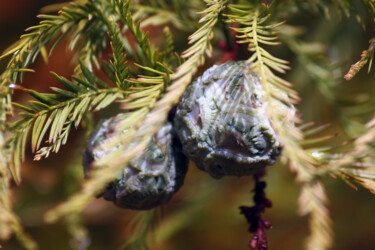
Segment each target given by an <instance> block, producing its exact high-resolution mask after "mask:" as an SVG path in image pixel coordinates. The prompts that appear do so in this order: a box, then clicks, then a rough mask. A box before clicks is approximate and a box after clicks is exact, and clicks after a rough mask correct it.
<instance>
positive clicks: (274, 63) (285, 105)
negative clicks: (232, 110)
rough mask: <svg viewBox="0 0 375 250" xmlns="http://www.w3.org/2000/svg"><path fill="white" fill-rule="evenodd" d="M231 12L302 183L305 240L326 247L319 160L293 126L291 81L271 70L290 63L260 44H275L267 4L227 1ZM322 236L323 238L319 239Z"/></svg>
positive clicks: (313, 246)
mask: <svg viewBox="0 0 375 250" xmlns="http://www.w3.org/2000/svg"><path fill="white" fill-rule="evenodd" d="M229 8H230V10H231V11H232V12H233V14H230V15H228V17H229V22H231V23H237V24H239V25H242V26H243V27H239V28H233V29H234V30H235V31H236V32H238V35H237V38H239V41H238V42H239V43H249V46H248V49H249V51H250V52H253V54H252V56H251V57H250V58H249V59H248V61H247V62H248V63H251V64H250V66H249V67H250V69H251V70H252V71H255V72H257V74H258V75H259V77H260V81H261V83H262V85H263V87H264V89H265V92H266V95H265V100H264V103H267V113H268V116H269V117H270V120H271V122H272V123H271V124H272V126H273V128H274V129H275V130H276V133H277V135H278V136H279V138H280V140H281V142H282V143H283V147H284V149H283V155H285V157H286V158H287V159H288V161H289V166H290V168H291V170H292V171H293V172H295V173H296V174H297V181H298V182H300V183H301V185H302V192H301V198H300V203H299V207H300V208H301V210H302V211H303V214H309V215H310V230H311V234H310V237H309V239H308V242H307V248H308V249H327V248H329V247H330V245H331V243H332V238H331V237H332V230H331V227H330V225H331V221H330V219H329V213H328V210H327V209H326V207H325V205H326V198H325V194H324V190H323V189H322V186H321V184H320V182H319V181H318V180H313V178H314V177H315V169H317V167H318V161H317V160H316V159H315V158H314V157H313V156H312V155H311V154H310V153H309V152H308V151H306V150H304V148H303V147H302V145H301V144H300V142H301V141H302V140H303V132H302V131H301V130H300V129H299V128H298V127H296V125H295V124H296V123H298V122H300V119H299V117H298V116H297V110H296V109H295V107H294V106H293V104H294V103H296V102H297V101H298V100H299V97H298V95H297V93H296V92H295V91H294V90H292V89H291V88H290V87H291V84H290V83H289V82H287V81H285V80H283V79H282V78H280V77H278V76H276V75H275V74H274V73H273V72H272V70H273V71H276V72H279V73H284V72H285V70H287V69H288V68H289V67H288V65H287V62H286V61H285V60H282V59H278V58H276V57H274V56H272V55H271V54H270V53H269V52H267V51H266V50H265V49H264V48H262V47H261V45H262V44H263V45H278V44H279V43H278V42H276V41H275V40H276V39H277V37H276V36H275V35H276V31H275V30H274V28H275V27H277V26H279V25H281V24H282V23H277V24H274V25H265V24H264V23H265V22H266V21H267V19H268V18H269V14H268V13H267V8H265V7H263V6H259V5H255V6H251V5H247V6H239V5H230V6H229ZM322 238H324V241H322Z"/></svg>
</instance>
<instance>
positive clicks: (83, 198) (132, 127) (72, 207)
mask: <svg viewBox="0 0 375 250" xmlns="http://www.w3.org/2000/svg"><path fill="white" fill-rule="evenodd" d="M226 2H227V1H226V0H224V1H210V0H207V1H206V3H207V5H208V8H207V9H206V10H205V11H203V12H201V13H202V14H205V16H204V17H203V18H202V19H201V20H200V22H201V23H203V22H205V24H204V25H203V26H202V28H200V29H199V30H198V31H196V32H195V33H194V34H193V35H191V37H190V44H192V45H191V47H190V48H189V49H188V50H187V51H185V53H184V54H183V57H185V58H187V60H186V61H185V62H184V63H183V64H182V65H181V66H180V67H179V68H178V69H177V72H176V73H175V74H173V76H172V79H173V80H174V82H173V83H172V85H171V86H170V87H169V88H168V90H167V93H166V94H165V95H164V96H163V98H161V99H160V100H158V101H157V102H156V103H155V105H154V107H153V109H152V111H151V112H149V110H150V109H149V108H146V107H143V108H139V109H138V110H137V111H134V112H132V113H130V114H129V115H126V116H125V118H126V119H125V118H124V119H123V122H122V125H124V124H127V125H128V128H129V129H128V131H127V140H126V141H125V142H123V146H122V147H127V146H128V145H129V144H130V143H132V145H134V146H132V147H131V148H127V151H126V153H125V154H124V153H123V154H121V155H120V154H119V152H120V150H118V151H117V153H116V152H115V154H111V155H109V156H108V157H105V158H103V159H101V160H99V161H97V162H96V164H97V165H99V166H101V167H102V166H105V168H97V169H95V170H94V171H92V174H91V178H90V179H89V180H87V181H86V182H85V183H84V186H83V189H82V190H81V192H79V193H77V194H75V195H74V196H72V197H71V198H70V199H69V200H68V201H67V202H65V203H63V204H61V205H59V206H58V207H56V208H55V209H54V210H51V211H49V212H48V213H47V214H46V220H47V221H49V222H53V221H56V220H57V219H59V218H60V217H62V216H66V215H68V214H69V213H71V212H73V211H82V210H83V208H84V207H85V206H86V205H87V203H88V202H89V201H90V200H91V199H92V198H93V197H94V196H95V195H96V194H98V193H99V192H100V191H101V190H102V189H103V188H104V187H105V185H106V183H108V182H110V181H111V180H113V179H114V178H116V176H118V174H119V173H120V172H121V171H122V166H123V165H124V164H126V163H127V162H128V161H130V160H131V159H132V158H133V157H135V156H136V155H137V154H138V153H139V152H141V151H142V150H144V149H145V148H146V147H147V145H148V144H149V142H150V139H151V137H152V135H153V134H155V133H156V132H157V131H158V130H159V129H160V127H161V126H162V124H163V123H164V122H165V120H166V119H167V115H168V112H169V110H170V109H171V107H172V106H173V105H175V104H176V103H177V102H178V101H179V99H180V98H181V96H182V94H183V93H184V91H185V89H186V87H187V86H188V84H189V83H190V81H191V79H192V76H193V75H194V74H195V72H196V71H197V68H198V66H200V65H201V64H202V63H203V62H204V55H205V54H206V53H207V54H209V55H210V53H211V46H210V43H209V41H210V40H211V39H212V37H213V33H212V28H213V26H214V25H215V23H216V22H217V20H218V18H219V14H220V12H221V11H222V10H223V9H224V8H225V4H226ZM146 115H147V116H146ZM135 120H136V122H135ZM122 152H123V151H122ZM109 159H112V160H113V161H111V163H110V164H109V161H108V160H109Z"/></svg>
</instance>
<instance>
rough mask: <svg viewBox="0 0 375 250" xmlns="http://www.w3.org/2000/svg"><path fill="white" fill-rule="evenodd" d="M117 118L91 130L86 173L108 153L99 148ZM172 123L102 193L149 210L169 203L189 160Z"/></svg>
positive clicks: (124, 205) (120, 202) (122, 203)
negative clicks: (183, 151)
mask: <svg viewBox="0 0 375 250" xmlns="http://www.w3.org/2000/svg"><path fill="white" fill-rule="evenodd" d="M115 122H117V121H116V117H113V118H110V119H108V120H103V121H101V123H100V124H99V125H98V126H97V128H96V129H95V130H94V131H93V132H92V134H91V136H90V138H89V141H88V144H87V147H86V150H85V152H84V169H85V173H87V172H88V171H89V170H90V169H91V167H92V162H93V161H94V160H97V159H99V158H101V157H103V156H105V155H107V154H109V153H110V152H111V151H113V150H115V149H111V150H107V151H104V150H102V149H100V148H99V147H97V146H98V145H99V144H100V143H102V142H103V141H104V140H105V139H107V138H108V137H109V136H110V134H111V133H112V131H111V130H110V129H111V125H113V124H114V123H115ZM172 130H173V128H172V125H171V124H170V123H166V124H165V125H164V126H163V127H162V128H161V129H160V131H159V132H158V133H157V134H156V135H155V136H154V137H153V138H152V141H151V143H150V145H149V146H148V148H147V149H146V150H145V151H144V152H142V154H140V155H139V156H137V157H136V158H134V159H133V160H132V161H130V163H129V164H128V165H126V166H125V167H124V171H123V173H122V175H121V176H119V177H118V178H117V179H116V180H115V181H113V182H111V183H110V184H108V186H107V188H106V189H105V191H104V192H103V194H102V196H103V197H104V199H106V200H108V201H113V202H114V203H115V205H117V206H119V207H121V208H131V209H138V210H144V209H150V208H153V207H156V206H159V205H163V204H166V203H167V202H168V201H169V200H170V199H171V197H172V195H173V194H174V193H175V192H177V191H178V189H179V188H180V187H181V186H182V184H183V182H184V178H185V174H186V171H187V159H186V157H185V156H184V155H183V154H182V149H181V144H180V143H179V141H178V138H177V137H176V136H174V132H173V131H172Z"/></svg>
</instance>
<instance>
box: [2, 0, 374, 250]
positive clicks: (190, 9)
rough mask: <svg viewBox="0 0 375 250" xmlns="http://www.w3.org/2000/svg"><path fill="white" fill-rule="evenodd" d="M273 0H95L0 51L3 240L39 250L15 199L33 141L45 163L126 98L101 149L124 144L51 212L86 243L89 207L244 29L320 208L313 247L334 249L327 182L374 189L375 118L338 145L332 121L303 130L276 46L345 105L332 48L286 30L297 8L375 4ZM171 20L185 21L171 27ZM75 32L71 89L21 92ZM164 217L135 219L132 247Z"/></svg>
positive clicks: (314, 214) (275, 118)
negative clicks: (84, 218)
mask: <svg viewBox="0 0 375 250" xmlns="http://www.w3.org/2000/svg"><path fill="white" fill-rule="evenodd" d="M237 2H238V1H236V3H237ZM264 2H268V1H239V2H238V4H232V1H228V0H215V1H214V0H205V1H204V3H205V4H206V8H205V9H204V10H203V11H201V12H198V13H197V14H196V13H195V12H196V11H197V10H198V8H200V9H203V4H202V3H201V2H199V1H140V3H131V2H130V1H125V0H109V1H105V0H88V1H76V2H73V3H70V4H68V5H64V6H65V7H64V8H62V9H61V10H60V11H59V13H58V14H56V15H54V14H52V15H47V14H43V15H40V16H39V18H41V19H42V21H41V22H40V24H39V25H36V26H33V27H30V28H28V29H27V30H26V31H27V33H26V34H25V35H23V36H22V37H21V39H20V40H19V41H18V42H16V43H15V44H14V45H12V46H11V47H10V48H8V49H7V50H6V51H5V52H4V53H3V55H2V56H0V59H2V58H5V57H8V56H9V57H10V59H9V63H8V65H7V67H6V69H5V71H4V72H3V73H2V74H1V75H0V104H1V105H0V129H1V131H0V149H1V150H0V190H1V193H0V202H1V203H0V223H1V224H2V225H5V226H4V227H3V228H2V229H0V238H1V239H7V238H9V237H10V234H11V232H12V231H13V232H15V233H16V235H17V236H18V237H19V238H20V239H21V241H22V242H23V243H24V246H25V247H26V248H29V249H33V248H35V247H36V246H35V244H34V243H33V242H32V241H31V240H30V239H29V238H28V236H26V235H25V234H24V233H23V231H22V227H21V224H20V221H19V219H18V217H17V216H16V215H15V214H14V213H13V212H12V206H11V203H10V201H9V182H10V180H11V178H13V179H14V181H15V182H16V183H17V184H20V182H21V176H20V169H21V162H22V160H23V159H24V158H25V150H26V146H27V144H28V143H27V142H28V139H29V138H30V142H31V150H32V153H34V159H35V160H40V159H41V158H42V157H48V155H49V154H50V153H51V152H56V153H57V152H58V151H59V149H60V148H61V146H62V145H64V144H66V143H67V142H68V136H69V134H70V132H71V131H72V129H73V128H78V127H79V125H80V123H81V121H82V120H83V119H85V118H87V116H88V114H89V113H90V112H96V111H99V110H102V109H105V108H108V107H109V106H110V105H111V106H114V103H115V102H116V103H119V104H120V108H121V109H122V110H125V111H126V113H124V114H123V115H122V119H121V122H119V123H118V124H116V126H115V127H114V128H113V129H114V133H113V137H110V138H109V139H108V140H107V141H105V142H103V145H101V147H103V148H106V147H107V148H109V147H113V145H118V144H119V142H121V146H120V147H118V149H117V150H115V151H113V152H112V153H111V154H109V155H108V156H106V157H105V158H102V159H100V160H98V161H97V162H96V163H95V166H96V167H95V169H94V170H93V171H92V172H91V174H90V176H89V178H88V179H87V180H86V181H84V183H83V186H82V189H81V190H80V191H79V192H77V193H75V194H74V195H72V196H71V197H70V198H69V200H68V201H66V202H64V203H62V204H60V205H59V206H57V207H56V208H54V209H52V210H50V211H49V212H47V214H46V217H45V220H46V221H47V222H55V221H56V220H58V219H59V218H64V219H65V220H66V222H67V224H68V228H69V231H71V232H73V233H72V234H74V232H78V233H77V234H78V236H77V237H78V238H79V239H78V241H82V239H83V238H84V237H86V231H85V230H84V229H83V228H82V227H81V219H80V218H79V214H80V213H81V212H82V211H83V209H84V208H85V207H86V205H87V204H88V203H89V202H90V201H91V200H92V199H93V198H94V197H95V196H96V195H98V194H99V193H100V192H101V191H102V190H103V188H104V187H105V186H106V184H107V183H108V182H110V181H111V180H113V179H114V178H115V177H117V176H118V175H119V173H120V172H121V171H122V166H123V165H124V164H126V163H127V162H128V161H130V160H131V159H132V158H133V157H134V156H135V155H137V153H138V152H140V151H142V150H144V149H145V148H146V146H147V145H148V143H149V141H150V139H151V137H152V136H153V135H154V134H155V133H156V132H157V131H158V130H159V129H160V127H161V126H162V124H163V123H164V122H165V120H166V119H167V116H168V112H169V111H170V109H171V108H172V107H173V106H174V105H176V104H177V103H178V101H179V100H180V98H181V96H182V95H183V93H184V92H185V89H186V88H187V86H188V85H189V83H190V82H191V80H192V79H193V77H194V75H195V74H196V73H197V71H198V68H199V67H200V66H202V65H203V64H204V63H205V56H206V55H207V56H209V57H211V56H212V54H213V46H215V45H216V42H217V41H216V40H213V39H214V36H215V35H217V34H219V37H220V36H225V34H226V35H228V34H229V32H234V33H235V34H236V39H237V40H236V43H237V44H239V45H242V44H247V50H248V52H249V54H248V55H249V57H248V60H247V62H248V63H249V65H250V66H249V69H248V70H251V71H253V72H256V73H257V74H258V75H259V77H260V79H261V83H262V87H263V88H264V90H265V92H266V96H265V97H264V100H263V102H264V103H265V105H267V113H268V115H269V117H270V119H271V122H272V126H273V127H274V129H275V131H276V132H277V134H278V136H279V137H280V140H281V141H282V143H283V146H284V150H283V159H284V163H286V162H288V165H289V167H290V169H291V170H292V171H293V172H295V173H296V178H297V181H298V182H299V184H300V185H301V194H300V198H299V211H300V214H302V215H306V214H309V215H310V229H311V235H310V237H309V238H308V241H307V248H308V249H327V248H329V247H330V246H331V245H332V229H331V219H330V217H329V212H328V209H327V208H326V203H327V200H328V199H327V196H326V194H325V191H324V187H323V185H322V178H323V177H324V176H326V175H328V174H330V175H334V176H339V177H341V178H342V179H343V180H344V181H346V182H348V183H349V185H353V184H352V183H351V182H349V180H348V179H350V180H353V181H355V182H357V183H359V184H361V185H362V186H364V187H365V188H367V189H369V190H370V191H371V192H373V193H374V190H375V175H374V174H373V172H374V165H373V163H372V161H373V157H370V155H369V153H370V152H371V151H373V145H372V141H373V140H374V137H375V130H374V119H373V120H371V121H370V122H369V123H368V124H367V125H366V128H365V132H364V133H363V134H362V135H360V136H358V138H354V139H352V140H349V141H344V142H341V143H338V144H337V143H336V144H334V143H331V140H332V139H333V137H335V135H319V134H320V132H321V131H324V129H325V128H326V127H327V126H325V125H323V126H320V127H316V128H313V127H312V124H311V123H308V124H305V125H302V126H298V124H300V123H301V122H302V121H301V119H300V114H299V112H298V110H297V108H296V107H295V106H294V105H295V104H297V103H298V102H299V101H300V100H301V98H300V97H299V95H298V93H297V92H296V90H294V89H293V86H292V84H291V83H290V82H288V81H287V80H285V77H284V76H283V74H285V73H286V71H287V70H289V69H290V66H289V62H288V61H286V60H284V59H280V58H278V57H276V56H274V55H273V54H271V52H272V51H273V47H274V46H278V45H280V44H281V43H280V41H279V39H281V40H282V41H283V42H284V43H285V44H286V45H287V46H288V48H289V49H290V50H291V51H292V53H294V54H295V55H296V56H297V57H298V60H300V62H302V63H303V64H304V67H305V70H306V71H307V72H309V74H310V75H312V77H313V78H314V79H315V80H316V81H318V82H319V83H320V86H321V89H324V90H323V91H322V93H324V94H325V97H326V99H327V100H329V101H330V102H331V103H332V104H337V103H339V102H340V100H339V98H340V97H341V96H340V95H338V94H337V95H336V92H337V88H336V85H335V84H334V82H335V79H334V78H333V77H332V75H330V74H328V73H327V71H329V68H328V67H327V65H328V63H327V60H324V59H322V60H321V59H320V58H319V59H318V60H317V54H320V52H321V50H320V48H321V47H320V46H317V47H318V49H316V50H313V51H311V50H310V51H307V50H305V48H306V47H304V46H303V45H305V43H304V41H303V38H297V35H298V28H297V27H293V26H283V24H284V23H285V20H284V19H285V18H288V17H290V15H292V13H293V11H298V10H299V11H308V12H311V13H314V14H316V13H317V12H316V10H318V11H321V12H322V13H323V14H324V15H325V16H326V17H329V18H332V15H334V13H335V12H336V9H338V12H340V15H342V14H344V16H348V17H349V16H350V15H354V16H355V17H356V18H357V19H358V21H359V22H360V23H361V24H362V25H363V26H365V25H366V20H364V16H365V15H364V13H363V12H364V9H365V10H366V12H365V13H369V14H370V16H371V17H372V18H374V16H375V8H374V4H373V2H372V1H364V0H363V1H361V4H354V3H353V2H352V1H349V0H345V1H335V0H332V1H308V2H306V1H273V3H272V4H271V5H268V4H265V3H264ZM47 9H48V8H47ZM50 9H54V7H51V8H50ZM200 9H199V10H200ZM281 10H287V11H286V12H282V11H281ZM278 13H283V14H278ZM283 15H284V16H283ZM199 16H201V18H200V19H199V20H198V18H199ZM220 20H224V21H225V22H226V24H227V25H228V27H229V28H228V27H227V26H226V25H222V24H221V30H223V29H224V33H225V34H222V33H221V31H220V30H216V27H217V26H218V22H219V21H220ZM169 24H172V25H173V26H174V28H172V25H171V26H167V25H169ZM149 25H153V26H154V27H156V26H161V27H163V41H164V45H163V46H159V47H158V46H157V45H155V44H154V42H153V41H152V37H151V38H150V35H149V34H148V33H147V32H145V31H144V30H143V28H144V27H147V26H149ZM229 29H231V31H229ZM160 30H161V29H160ZM176 30H179V32H186V31H189V32H190V31H192V32H193V34H192V35H190V36H189V38H188V39H189V41H188V45H189V47H188V48H187V49H186V50H185V51H184V52H182V54H181V56H179V54H178V53H177V52H175V48H177V46H175V41H174V40H176V37H174V32H176ZM279 32H280V38H279V37H278V34H279ZM293 32H295V34H297V35H294V34H293ZM65 38H67V39H68V40H69V41H68V44H69V45H68V46H69V48H71V49H72V50H74V55H75V58H74V63H75V66H76V68H75V72H74V74H73V75H72V76H71V77H69V79H71V80H68V79H67V78H65V77H63V76H60V75H58V74H57V73H52V74H53V76H54V77H55V78H56V79H57V81H58V82H59V84H61V88H58V87H52V88H51V90H52V93H40V92H38V91H36V90H33V89H27V88H24V87H22V86H21V83H22V76H23V74H24V73H27V72H33V70H32V69H30V68H29V67H30V65H31V64H32V63H33V62H35V60H36V58H37V57H38V56H39V55H42V56H43V57H44V58H45V60H47V58H48V57H49V56H50V55H51V54H52V52H53V51H54V50H55V48H56V47H57V46H58V44H60V43H61V41H62V40H63V39H65ZM227 42H228V41H227ZM370 42H371V43H370V47H369V49H368V50H365V51H364V52H363V53H362V58H361V60H360V61H359V62H358V63H356V64H354V65H353V66H352V67H351V68H350V70H349V72H348V74H347V75H346V76H345V78H346V79H351V78H352V77H354V75H355V74H357V73H358V72H359V70H360V69H361V68H363V67H364V65H365V64H366V63H368V62H369V61H370V63H369V65H370V66H369V69H370V68H371V62H372V58H373V51H374V48H375V46H374V41H373V40H371V41H370ZM107 47H109V48H110V49H111V55H110V58H109V59H108V60H104V59H102V53H103V51H104V49H105V48H107ZM309 48H311V47H309ZM314 48H316V47H314ZM176 50H177V49H176ZM272 53H274V52H272ZM325 59H326V58H325ZM100 70H101V71H102V72H104V74H105V75H106V77H107V79H106V80H102V79H101V78H100V77H98V75H99V74H98V71H100ZM15 89H16V90H21V91H24V92H26V93H28V94H29V95H30V96H31V97H33V98H34V99H35V100H30V101H29V102H28V106H25V105H22V104H20V103H16V102H13V103H12V101H11V99H12V94H13V91H14V90H15ZM327 89H330V91H326V90H327ZM13 108H17V109H20V110H22V112H20V113H19V116H18V117H19V119H18V120H16V121H15V122H12V123H11V122H9V121H8V120H7V118H8V117H9V115H11V114H12V110H13ZM367 110H371V111H373V109H370V108H369V109H367ZM343 117H344V116H343ZM347 117H348V116H345V118H347ZM347 119H348V120H349V118H347ZM5 130H7V131H9V132H11V134H12V135H11V136H10V137H9V139H8V140H7V141H5V140H4V133H5ZM124 131H126V132H124ZM350 143H351V146H352V148H350V149H346V148H345V149H344V146H345V144H350ZM322 144H324V146H321V145H322ZM327 145H328V146H327ZM125 150H126V153H125V154H123V153H122V152H124V151H125ZM335 150H339V152H340V153H339V154H337V153H336V152H335ZM157 217H158V216H156V215H155V214H154V211H153V212H150V213H147V215H146V216H142V215H140V219H139V221H140V222H139V223H136V224H137V226H136V228H138V229H139V230H136V232H137V233H136V234H134V236H133V237H132V238H131V239H129V241H128V242H127V243H126V244H128V246H129V247H130V248H132V247H133V248H134V249H141V248H144V247H146V246H147V244H146V243H147V242H146V241H145V240H144V239H145V238H147V237H146V236H147V235H148V232H149V231H153V230H154V227H155V223H156V221H157Z"/></svg>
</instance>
